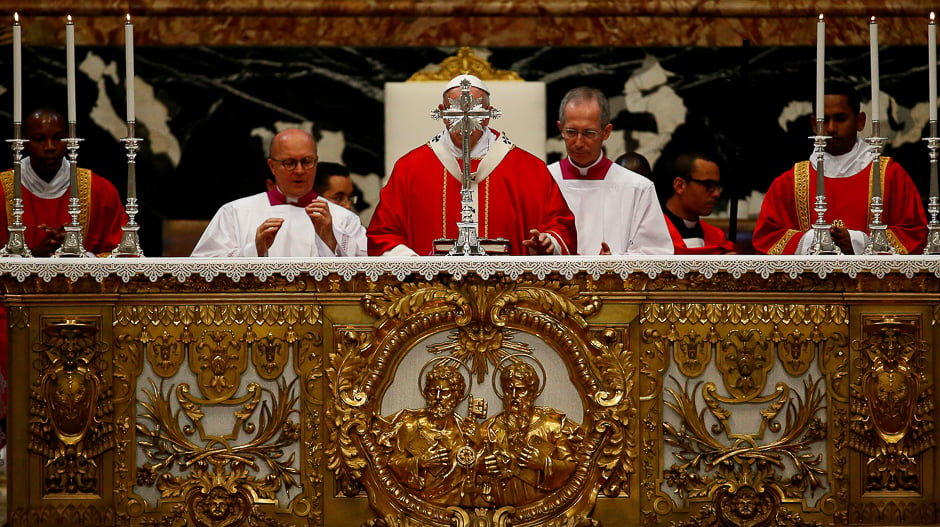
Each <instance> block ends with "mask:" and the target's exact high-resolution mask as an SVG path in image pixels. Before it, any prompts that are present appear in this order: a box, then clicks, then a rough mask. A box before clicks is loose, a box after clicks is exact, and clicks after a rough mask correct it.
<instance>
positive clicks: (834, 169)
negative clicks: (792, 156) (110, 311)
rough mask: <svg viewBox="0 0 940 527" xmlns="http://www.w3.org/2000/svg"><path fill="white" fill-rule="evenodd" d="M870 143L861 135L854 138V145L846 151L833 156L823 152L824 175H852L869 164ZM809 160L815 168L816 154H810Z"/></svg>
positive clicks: (838, 176)
mask: <svg viewBox="0 0 940 527" xmlns="http://www.w3.org/2000/svg"><path fill="white" fill-rule="evenodd" d="M871 155H872V151H871V145H869V144H868V143H866V142H865V141H864V140H863V139H862V138H861V137H856V138H855V146H853V147H852V149H851V150H849V151H848V152H846V153H844V154H842V155H838V156H834V155H832V154H830V153H829V152H823V164H824V165H825V166H824V167H823V170H824V172H825V173H824V174H823V175H824V176H825V177H831V178H844V177H849V176H854V175H855V174H858V173H859V172H861V171H862V170H864V169H865V167H867V166H868V165H870V164H871ZM809 162H810V163H812V164H813V168H814V169H816V155H815V154H813V155H810V157H809Z"/></svg>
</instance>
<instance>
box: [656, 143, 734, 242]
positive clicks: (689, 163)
mask: <svg viewBox="0 0 940 527" xmlns="http://www.w3.org/2000/svg"><path fill="white" fill-rule="evenodd" d="M656 168H657V169H658V170H659V172H658V173H657V174H656V178H657V179H656V182H657V190H658V192H659V195H660V197H661V198H662V199H663V213H664V214H665V215H666V225H667V226H668V227H669V234H670V235H671V236H672V244H673V246H674V247H675V251H676V254H732V253H735V252H736V248H735V246H734V244H733V243H731V242H730V241H728V238H727V237H726V236H725V233H724V231H722V230H721V229H719V228H718V227H715V226H714V225H709V224H708V223H706V222H704V221H702V220H701V217H702V216H708V215H710V214H711V213H712V210H713V209H714V208H715V200H716V199H718V197H719V196H721V172H720V171H719V169H718V164H717V163H715V162H714V161H712V160H711V159H709V158H707V157H706V156H704V155H702V154H696V153H692V154H687V153H683V154H679V155H676V156H673V157H670V158H668V159H664V160H663V163H661V164H657V167H656Z"/></svg>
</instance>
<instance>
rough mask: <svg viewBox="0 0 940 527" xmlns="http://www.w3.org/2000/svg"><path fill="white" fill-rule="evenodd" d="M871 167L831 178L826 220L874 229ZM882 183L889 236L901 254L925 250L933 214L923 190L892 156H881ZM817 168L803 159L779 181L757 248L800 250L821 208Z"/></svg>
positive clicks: (764, 209) (764, 211) (764, 210)
mask: <svg viewBox="0 0 940 527" xmlns="http://www.w3.org/2000/svg"><path fill="white" fill-rule="evenodd" d="M871 172H872V167H871V165H869V166H868V167H866V168H865V169H864V170H862V171H861V172H859V173H857V174H855V175H853V176H849V177H844V178H825V185H826V204H827V205H828V210H827V211H826V217H825V219H826V221H828V222H829V223H830V224H831V223H832V222H833V221H835V220H837V219H841V220H842V221H843V222H845V226H846V228H848V229H850V230H856V231H863V232H865V233H868V224H869V223H870V222H871V190H872V189H871V183H872V179H871ZM881 188H882V189H883V190H884V191H883V194H882V196H883V202H884V213H883V214H882V215H881V221H882V222H883V223H884V224H885V225H887V227H888V229H887V234H888V241H889V242H890V243H891V246H892V247H894V249H895V250H896V251H897V252H898V254H912V253H916V252H919V251H922V250H923V248H924V244H925V242H926V240H927V216H926V215H925V214H924V205H923V203H922V202H921V199H920V194H918V193H917V188H915V187H914V183H913V182H912V181H911V177H910V176H909V175H908V174H907V172H905V170H904V169H903V168H902V167H901V165H899V164H897V163H895V162H894V161H893V160H892V159H891V158H890V157H882V158H881ZM815 201H816V170H815V169H814V168H813V167H812V165H811V164H810V162H809V161H801V162H799V163H797V164H796V165H794V167H793V168H791V169H790V170H788V171H787V172H785V173H784V174H783V175H781V176H780V177H778V178H777V179H776V180H774V182H773V184H772V185H771V186H770V190H768V191H767V195H766V196H765V197H764V204H763V205H762V206H761V211H760V215H759V216H758V218H757V226H756V227H755V229H754V248H755V249H757V250H758V251H759V252H761V253H766V254H794V253H795V252H796V249H797V246H798V245H799V243H800V238H801V237H802V236H803V233H804V232H806V231H808V230H809V229H810V228H811V227H812V224H813V222H814V221H816V213H815V212H814V211H813V204H814V203H815Z"/></svg>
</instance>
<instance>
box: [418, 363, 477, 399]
mask: <svg viewBox="0 0 940 527" xmlns="http://www.w3.org/2000/svg"><path fill="white" fill-rule="evenodd" d="M447 362H454V363H456V364H457V368H458V369H459V368H463V369H464V370H465V371H466V372H467V375H466V377H465V378H464V381H463V382H464V388H463V393H462V394H461V395H460V399H458V400H457V403H462V402H464V400H466V399H467V397H469V396H470V386H471V382H472V381H473V374H472V373H471V372H470V367H469V366H467V364H466V363H465V362H464V361H462V360H460V359H458V358H457V357H450V356H447V357H434V358H433V359H431V360H429V361H427V362H425V363H424V366H422V367H421V371H420V372H419V373H418V392H420V393H424V378H425V374H426V373H427V371H428V367H432V366H434V365H436V364H444V363H447ZM461 376H463V375H461Z"/></svg>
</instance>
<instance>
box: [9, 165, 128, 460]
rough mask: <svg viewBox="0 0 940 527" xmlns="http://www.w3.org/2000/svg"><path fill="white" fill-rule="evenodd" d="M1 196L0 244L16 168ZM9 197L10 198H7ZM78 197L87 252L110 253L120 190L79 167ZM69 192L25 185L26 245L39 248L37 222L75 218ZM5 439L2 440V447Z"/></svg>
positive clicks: (119, 220) (116, 237) (116, 235)
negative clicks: (45, 193)
mask: <svg viewBox="0 0 940 527" xmlns="http://www.w3.org/2000/svg"><path fill="white" fill-rule="evenodd" d="M0 197H2V198H3V203H4V204H5V206H3V207H0V243H2V244H4V245H5V244H6V242H7V238H8V233H7V221H8V220H7V218H12V217H13V171H12V170H8V171H6V172H3V173H0ZM8 198H9V199H8ZM78 198H79V202H80V203H81V206H82V211H81V214H80V215H79V222H80V223H81V224H82V241H83V244H84V246H85V250H86V251H91V252H93V253H95V254H102V253H108V252H110V251H111V250H112V249H114V248H115V247H117V244H118V243H120V241H121V235H122V231H121V226H123V225H124V224H125V223H127V216H126V215H125V214H124V206H123V205H121V198H120V196H119V195H118V192H117V189H115V188H114V185H112V184H111V182H110V181H108V180H106V179H104V178H103V177H101V176H98V175H97V174H94V173H92V172H91V171H90V170H88V169H84V168H79V169H78ZM68 204H69V193H68V192H65V194H63V195H62V196H60V197H58V198H55V199H44V198H39V197H36V195H34V194H33V193H32V192H30V191H29V190H28V189H26V188H25V187H24V188H23V217H22V221H23V225H25V226H26V232H25V236H26V246H27V247H37V246H38V245H39V243H40V242H41V241H42V239H43V238H44V237H45V233H44V232H43V231H40V230H39V229H37V228H36V226H37V225H43V224H45V225H48V226H49V227H52V228H54V229H55V228H58V227H61V226H63V225H65V224H66V223H69V222H71V221H72V217H71V215H70V214H69V213H68ZM6 328H7V311H6V307H5V306H2V305H0V355H2V356H0V372H2V375H3V378H4V379H5V380H6V379H8V377H7V371H6V368H7V330H6ZM0 395H2V397H3V399H2V401H0V414H2V415H0V416H2V417H5V416H6V408H7V405H6V393H5V392H3V393H2V394H0ZM4 443H5V441H0V446H2V445H3V444H4Z"/></svg>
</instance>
